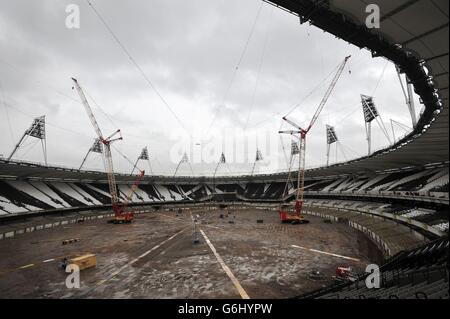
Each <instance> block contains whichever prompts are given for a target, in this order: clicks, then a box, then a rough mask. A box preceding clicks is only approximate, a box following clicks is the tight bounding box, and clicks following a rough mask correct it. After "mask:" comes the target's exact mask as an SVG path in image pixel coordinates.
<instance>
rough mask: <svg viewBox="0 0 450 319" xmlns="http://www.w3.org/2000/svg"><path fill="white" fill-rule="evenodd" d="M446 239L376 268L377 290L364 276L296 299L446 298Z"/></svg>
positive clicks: (447, 286)
mask: <svg viewBox="0 0 450 319" xmlns="http://www.w3.org/2000/svg"><path fill="white" fill-rule="evenodd" d="M448 254H449V240H448V237H446V238H441V239H438V240H435V241H432V242H430V243H427V244H425V245H422V246H420V247H417V248H415V249H412V250H409V251H402V252H399V253H398V254H397V255H395V256H393V257H392V258H390V259H389V260H387V261H386V262H385V263H384V264H383V265H382V266H381V267H380V288H368V287H367V285H366V279H367V277H368V275H369V274H368V273H364V274H360V275H358V276H355V277H354V279H353V281H351V280H350V281H346V282H344V283H342V282H339V283H336V284H334V285H332V286H330V287H327V288H325V289H321V290H318V291H315V292H312V293H309V294H306V295H303V296H300V297H299V298H318V299H448V297H449V296H448V293H449V284H448V280H449V263H448V257H449V256H448Z"/></svg>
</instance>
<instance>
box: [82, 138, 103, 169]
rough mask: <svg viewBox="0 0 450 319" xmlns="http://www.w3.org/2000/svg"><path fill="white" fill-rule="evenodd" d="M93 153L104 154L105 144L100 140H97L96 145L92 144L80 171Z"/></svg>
mask: <svg viewBox="0 0 450 319" xmlns="http://www.w3.org/2000/svg"><path fill="white" fill-rule="evenodd" d="M91 152H92V153H99V154H103V144H102V142H101V141H100V140H99V139H98V138H96V139H95V141H94V144H92V146H91V148H90V149H89V150H88V152H87V153H86V156H85V157H84V159H83V161H82V162H81V165H80V168H79V169H78V170H81V168H82V167H83V165H84V163H85V162H86V160H87V158H88V156H89V154H90V153H91Z"/></svg>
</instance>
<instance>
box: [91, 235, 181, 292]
mask: <svg viewBox="0 0 450 319" xmlns="http://www.w3.org/2000/svg"><path fill="white" fill-rule="evenodd" d="M186 229H187V228H184V229H182V230H180V231H179V232H177V233H176V234H175V235H172V236H171V237H169V238H167V239H166V240H164V241H163V242H161V243H159V244H158V245H156V246H154V247H153V248H151V249H150V250H147V251H146V252H145V253H143V254H142V255H140V256H139V257H137V258H135V259H133V260H132V261H130V262H129V263H128V264H126V265H124V266H122V267H120V268H119V269H118V270H117V271H115V272H113V273H112V274H111V275H109V276H108V277H107V278H105V279H102V280H100V281H99V282H97V286H100V285H102V284H104V283H105V282H106V281H108V280H109V279H111V278H113V277H115V276H117V275H118V274H119V273H121V272H122V271H123V270H124V269H125V268H127V267H128V266H131V265H133V264H134V263H136V262H138V261H139V260H140V259H142V258H144V257H145V256H147V255H148V254H150V253H151V252H152V251H154V250H156V249H158V248H159V247H161V246H162V245H164V244H165V243H167V242H169V241H171V240H172V239H174V238H175V237H176V236H178V235H179V234H181V233H182V232H184V231H185V230H186Z"/></svg>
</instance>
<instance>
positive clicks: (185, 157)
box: [173, 152, 194, 177]
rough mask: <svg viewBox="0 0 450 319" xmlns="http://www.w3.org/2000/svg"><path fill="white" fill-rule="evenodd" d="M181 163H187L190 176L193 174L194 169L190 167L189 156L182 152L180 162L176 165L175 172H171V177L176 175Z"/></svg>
mask: <svg viewBox="0 0 450 319" xmlns="http://www.w3.org/2000/svg"><path fill="white" fill-rule="evenodd" d="M181 164H188V165H189V168H190V169H191V173H192V176H194V170H193V169H192V165H191V162H189V157H188V155H187V153H186V152H184V154H183V157H182V158H181V160H180V162H179V163H178V165H177V168H176V169H175V173H174V174H173V177H175V176H176V175H177V173H178V170H179V169H180V166H181Z"/></svg>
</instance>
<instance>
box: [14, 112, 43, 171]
mask: <svg viewBox="0 0 450 319" xmlns="http://www.w3.org/2000/svg"><path fill="white" fill-rule="evenodd" d="M27 137H34V138H37V139H39V140H41V145H42V152H43V153H44V161H45V165H47V139H46V136H45V115H43V116H40V117H37V118H35V119H34V120H33V123H32V124H31V126H30V128H29V129H28V130H26V131H25V132H24V133H23V135H22V137H21V138H20V140H19V142H18V143H17V144H16V146H15V147H14V150H13V151H12V152H11V154H10V155H9V157H8V159H7V160H8V161H10V160H11V158H12V157H13V156H14V154H15V153H16V152H17V150H18V149H19V148H20V147H21V146H22V145H23V142H25V140H26V139H27Z"/></svg>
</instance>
